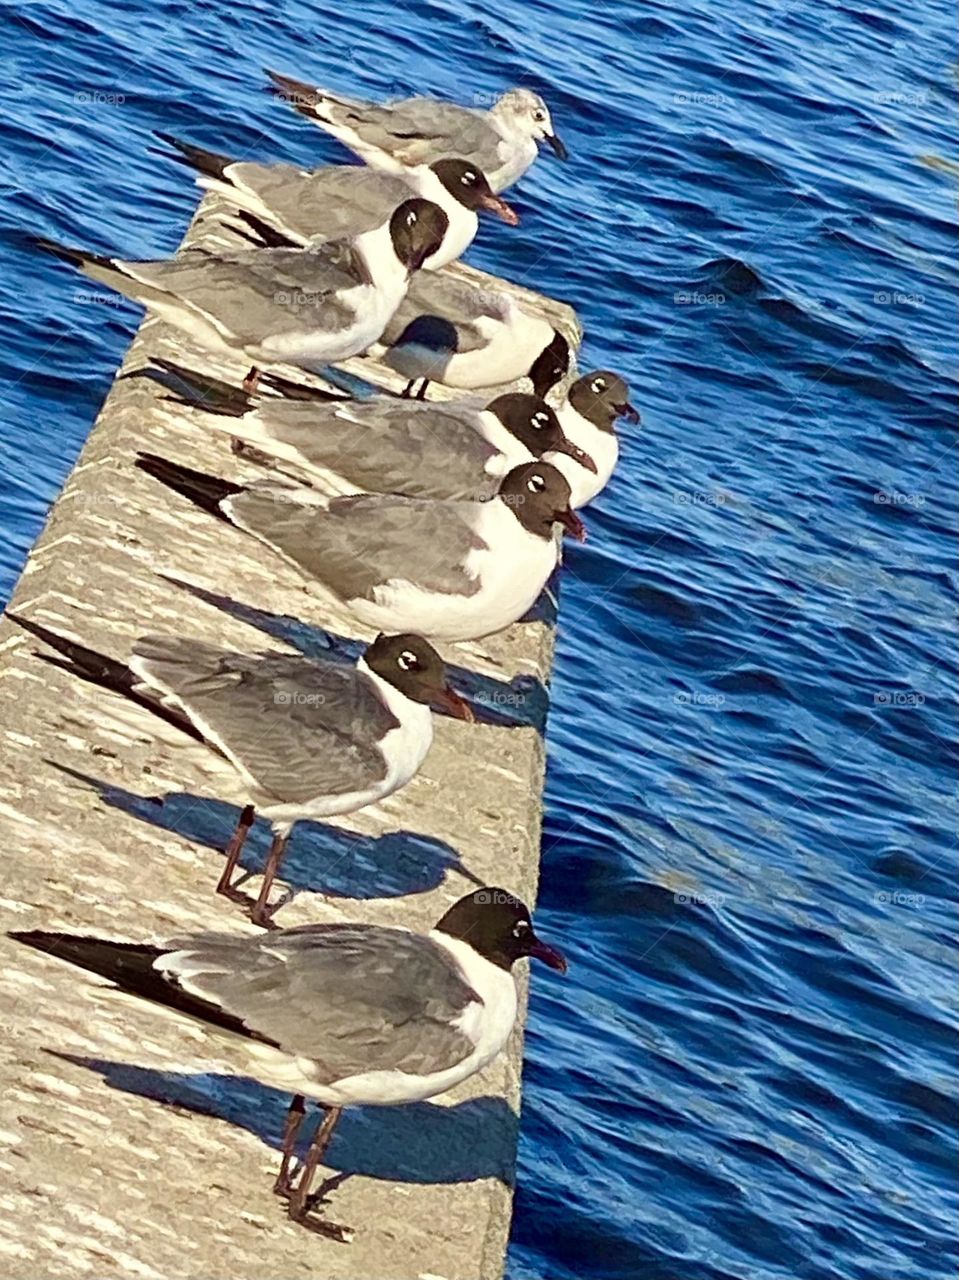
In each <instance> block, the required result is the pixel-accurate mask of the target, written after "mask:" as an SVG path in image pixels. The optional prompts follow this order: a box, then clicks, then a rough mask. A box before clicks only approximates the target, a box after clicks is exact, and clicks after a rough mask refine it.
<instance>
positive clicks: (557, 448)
mask: <svg viewBox="0 0 959 1280" xmlns="http://www.w3.org/2000/svg"><path fill="white" fill-rule="evenodd" d="M553 453H565V454H566V456H567V457H568V458H574V459H575V460H576V461H577V462H578V463H579V465H580V466H581V467H585V468H586V470H587V471H592V473H593V475H594V476H595V475H598V469H597V466H596V463H595V462H594V461H593V459H592V458H591V457H590V456H589V454H588V453H587V452H586V450H585V449H581V448H580V447H579V445H578V444H573V442H572V440H568V439H566V438H565V437H564V438H563V440H562V441H561V442H560V443H559V444H554V445H553Z"/></svg>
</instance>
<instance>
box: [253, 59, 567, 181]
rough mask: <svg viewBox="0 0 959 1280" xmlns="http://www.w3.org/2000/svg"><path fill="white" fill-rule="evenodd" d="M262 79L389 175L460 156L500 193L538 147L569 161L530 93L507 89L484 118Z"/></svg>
mask: <svg viewBox="0 0 959 1280" xmlns="http://www.w3.org/2000/svg"><path fill="white" fill-rule="evenodd" d="M267 75H268V76H269V77H270V79H271V81H272V82H273V92H274V93H275V94H276V96H277V97H279V98H282V99H283V100H284V101H285V102H289V103H290V105H291V106H292V107H293V108H294V109H295V110H296V111H298V112H299V113H300V115H302V116H305V117H306V118H307V119H308V120H312V121H313V122H314V123H315V124H318V125H319V126H320V128H321V129H325V130H326V132H327V133H331V134H332V135H333V137H334V138H337V139H339V141H340V142H342V143H343V144H344V145H345V146H347V147H349V149H350V150H351V151H354V152H355V153H356V154H357V155H358V156H361V157H362V158H363V159H364V160H365V161H366V162H367V164H370V165H372V166H373V167H374V168H376V169H385V170H386V171H387V172H388V173H399V172H400V171H401V170H402V169H410V168H414V167H415V166H417V165H422V164H430V163H432V161H434V160H441V159H443V158H444V157H447V156H463V157H464V158H465V159H467V160H470V161H472V162H473V163H474V164H478V165H479V166H480V168H481V169H482V170H483V172H484V173H485V174H486V177H487V178H488V179H489V184H490V186H491V187H492V188H493V190H494V191H504V190H505V189H506V188H507V187H509V186H511V185H512V184H513V183H514V182H515V181H516V180H517V178H521V177H522V176H523V174H524V173H525V172H526V170H527V169H528V168H529V167H530V165H531V164H532V163H533V161H534V160H535V159H536V155H537V144H538V143H539V142H546V143H547V144H548V145H549V146H550V147H551V148H552V150H553V152H554V154H555V155H557V156H558V157H559V158H560V160H565V159H566V158H567V151H566V148H565V147H564V146H563V144H562V142H561V141H560V140H559V138H558V136H557V134H556V131H555V130H554V129H553V122H552V120H551V119H550V114H549V108H548V107H547V106H546V103H545V102H544V101H543V99H542V98H541V97H540V96H539V94H538V93H533V92H532V90H530V89H510V90H508V91H507V92H506V93H504V94H503V95H502V96H501V97H500V98H498V99H497V100H496V102H495V103H494V104H493V106H492V107H491V108H490V109H489V110H484V109H482V108H478V107H461V106H458V105H457V104H456V103H453V102H443V101H441V100H440V99H438V98H425V97H420V98H404V99H401V100H399V101H396V102H386V103H383V104H378V103H375V102H365V101H363V100H362V99H360V98H347V97H345V96H343V95H341V94H334V93H330V92H329V90H327V89H319V88H316V87H315V86H313V85H309V84H304V83H303V82H302V81H301V80H292V79H290V77H289V76H283V75H279V74H278V73H277V72H275V71H268V72H267Z"/></svg>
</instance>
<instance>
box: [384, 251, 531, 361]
mask: <svg viewBox="0 0 959 1280" xmlns="http://www.w3.org/2000/svg"><path fill="white" fill-rule="evenodd" d="M427 276H428V277H429V278H428V279H427V278H426V277H427ZM510 306H511V304H510V301H509V299H508V298H507V297H506V295H505V294H498V293H494V292H491V291H490V290H488V289H474V288H471V287H470V286H469V285H464V284H463V283H462V282H460V281H458V280H455V279H451V278H450V277H448V276H444V275H443V274H442V273H441V272H438V271H430V272H420V273H419V275H418V277H414V278H413V279H411V281H410V286H409V289H408V290H407V293H406V297H405V298H404V299H403V301H402V302H401V303H400V306H399V307H398V309H397V311H396V313H395V314H394V316H393V318H392V320H391V321H390V323H389V324H388V325H387V327H386V330H385V331H384V333H383V338H382V341H383V342H385V343H389V344H392V343H394V342H397V341H399V340H400V339H402V340H403V341H405V342H416V343H420V344H422V345H423V346H425V347H427V348H429V349H431V350H438V351H458V352H465V351H479V350H482V348H484V347H486V346H488V345H489V339H488V338H487V337H486V336H484V335H483V334H481V333H480V332H479V330H478V329H477V328H476V321H477V320H480V319H489V320H500V321H502V320H505V319H506V317H507V316H508V315H509V311H510ZM454 342H455V346H454V345H453V343H454Z"/></svg>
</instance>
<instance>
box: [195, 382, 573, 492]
mask: <svg viewBox="0 0 959 1280" xmlns="http://www.w3.org/2000/svg"><path fill="white" fill-rule="evenodd" d="M186 403H188V404H191V407H200V408H202V409H204V410H206V412H205V414H204V419H203V420H204V423H208V424H209V425H210V426H211V427H212V428H213V429H214V430H215V431H219V432H222V433H223V434H225V435H228V436H231V437H232V438H233V439H234V440H240V441H242V442H243V443H244V444H246V445H249V446H252V447H253V449H254V450H256V451H259V452H261V453H264V454H266V455H267V457H269V458H274V459H277V460H280V461H283V462H288V463H292V464H293V465H294V466H295V467H297V468H298V469H299V470H300V471H301V472H302V473H303V475H304V477H305V478H306V479H307V480H308V481H309V483H310V484H311V485H313V486H315V487H317V488H319V489H320V490H321V491H322V492H324V493H329V494H335V495H343V494H350V493H402V494H405V495H406V496H407V497H410V498H439V499H444V500H450V499H459V498H467V499H471V500H474V501H483V500H485V499H486V498H491V497H493V496H494V494H496V492H497V491H498V489H499V485H500V482H501V481H502V479H503V477H504V476H505V475H506V473H507V471H510V470H511V469H512V468H513V467H515V466H519V464H520V463H523V462H532V461H533V460H534V459H536V458H540V457H543V455H544V454H546V453H547V452H548V453H549V455H550V460H551V461H553V462H554V465H555V459H556V458H557V457H558V456H559V455H566V456H567V457H568V458H569V460H570V462H571V463H573V462H574V463H575V467H576V469H580V470H584V471H587V470H593V471H595V468H596V463H595V462H594V461H593V460H592V458H591V457H590V456H589V455H588V454H587V453H586V452H585V451H584V450H582V449H580V448H579V447H578V445H574V444H572V443H571V442H570V441H569V440H568V439H567V438H566V436H565V435H564V434H563V429H562V427H561V426H560V423H559V419H558V417H557V416H556V413H555V412H554V410H553V409H551V408H550V406H549V405H548V404H547V403H546V401H545V400H542V399H541V398H540V397H539V396H534V395H530V394H528V393H524V392H520V391H517V392H509V393H507V394H506V395H502V396H497V397H496V399H495V400H492V401H491V402H490V403H489V404H484V402H483V401H478V402H475V401H473V402H471V401H469V400H460V401H456V400H447V401H436V402H424V401H421V400H396V399H391V398H389V397H387V396H378V397H371V398H370V399H367V400H346V401H343V400H323V401H317V400H286V399H283V398H281V397H279V396H266V397H264V398H262V399H260V400H259V401H257V402H256V403H255V404H254V402H253V401H252V400H250V399H249V398H247V397H246V396H244V397H243V398H242V400H240V401H237V400H236V399H235V398H233V397H231V398H230V399H229V400H226V399H224V401H223V404H222V407H221V408H219V409H218V406H217V403H216V402H215V401H214V400H211V399H210V398H209V397H207V398H206V399H205V400H200V401H196V402H191V401H187V402H186ZM570 484H571V487H572V482H570Z"/></svg>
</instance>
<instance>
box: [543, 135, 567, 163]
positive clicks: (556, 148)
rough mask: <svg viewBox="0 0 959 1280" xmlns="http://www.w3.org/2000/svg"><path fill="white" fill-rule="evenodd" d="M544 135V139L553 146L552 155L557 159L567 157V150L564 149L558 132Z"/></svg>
mask: <svg viewBox="0 0 959 1280" xmlns="http://www.w3.org/2000/svg"><path fill="white" fill-rule="evenodd" d="M545 137H546V141H547V142H548V143H549V145H550V146H551V147H552V148H553V155H554V156H556V158H557V159H558V160H568V159H569V152H568V151H567V150H566V148H565V146H564V145H563V143H562V141H561V140H560V136H559V134H558V133H547V134H546V135H545Z"/></svg>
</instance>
